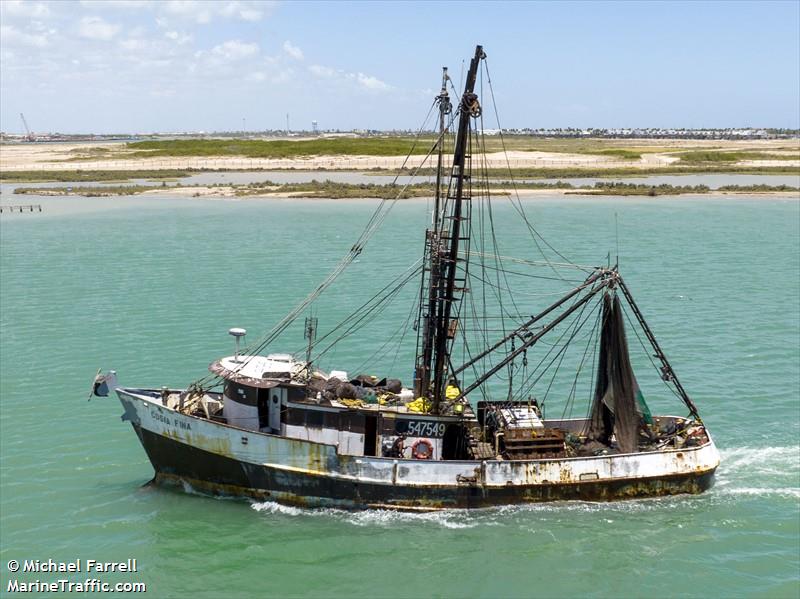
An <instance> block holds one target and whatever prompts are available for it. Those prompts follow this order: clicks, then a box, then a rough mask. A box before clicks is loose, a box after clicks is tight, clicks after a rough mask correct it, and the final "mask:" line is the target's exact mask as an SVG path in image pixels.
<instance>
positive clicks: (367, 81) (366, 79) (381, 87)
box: [356, 73, 390, 91]
mask: <svg viewBox="0 0 800 599" xmlns="http://www.w3.org/2000/svg"><path fill="white" fill-rule="evenodd" d="M356 81H358V84H359V85H360V86H361V87H363V88H365V89H370V90H373V91H386V90H388V89H390V86H389V85H387V84H386V83H384V82H383V81H381V80H380V79H378V78H377V77H372V76H370V75H365V74H364V73H357V74H356Z"/></svg>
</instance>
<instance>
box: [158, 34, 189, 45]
mask: <svg viewBox="0 0 800 599" xmlns="http://www.w3.org/2000/svg"><path fill="white" fill-rule="evenodd" d="M164 37H165V38H167V39H168V40H172V41H173V42H175V43H176V44H178V45H179V46H182V45H183V44H188V43H189V42H190V41H192V36H191V35H189V34H187V33H179V32H178V31H167V32H166V33H165V34H164Z"/></svg>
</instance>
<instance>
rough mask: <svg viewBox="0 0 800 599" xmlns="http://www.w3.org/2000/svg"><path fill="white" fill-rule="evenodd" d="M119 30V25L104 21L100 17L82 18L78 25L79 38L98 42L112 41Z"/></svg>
mask: <svg viewBox="0 0 800 599" xmlns="http://www.w3.org/2000/svg"><path fill="white" fill-rule="evenodd" d="M120 29H121V28H120V26H119V25H115V24H113V23H109V22H108V21H104V20H103V19H102V18H100V17H83V18H82V19H81V20H80V23H79V25H78V33H79V34H80V36H81V37H85V38H86V39H90V40H100V41H108V40H110V39H112V38H113V37H114V36H115V35H117V33H119V30H120Z"/></svg>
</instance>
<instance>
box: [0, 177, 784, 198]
mask: <svg viewBox="0 0 800 599" xmlns="http://www.w3.org/2000/svg"><path fill="white" fill-rule="evenodd" d="M515 190H517V191H520V192H523V193H524V192H525V191H554V192H558V193H562V194H570V195H603V196H649V197H656V196H673V195H685V194H708V193H750V194H752V193H800V188H798V187H792V186H789V185H764V184H759V185H725V186H722V187H719V188H718V189H711V188H709V187H708V186H707V185H668V184H662V185H655V186H654V185H642V184H636V183H619V182H597V183H595V184H594V185H590V186H575V185H573V184H571V183H569V182H565V181H557V182H554V183H543V182H512V181H497V182H494V183H491V192H492V194H493V195H498V196H500V195H511V194H513V193H514V191H515ZM434 191H435V186H434V185H433V184H432V183H416V184H412V185H405V186H403V185H379V184H351V183H338V182H333V181H316V180H315V181H310V182H307V183H283V184H280V183H274V182H271V181H264V182H260V183H249V184H240V185H236V184H233V185H232V184H228V183H217V184H211V185H203V184H196V185H181V184H177V185H167V182H166V181H162V182H161V184H160V185H104V186H89V185H86V186H83V185H79V186H75V187H19V188H16V189H15V190H14V193H15V194H20V195H46V196H83V197H110V196H124V195H139V194H144V193H158V192H161V193H169V194H170V195H175V194H177V195H188V196H193V197H200V196H203V197H214V196H217V197H305V198H328V199H344V198H387V199H393V198H398V199H407V198H416V197H431V196H433V195H434Z"/></svg>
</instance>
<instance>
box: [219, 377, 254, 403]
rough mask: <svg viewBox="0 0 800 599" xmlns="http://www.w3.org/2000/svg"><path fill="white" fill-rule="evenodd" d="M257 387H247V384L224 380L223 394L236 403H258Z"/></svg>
mask: <svg viewBox="0 0 800 599" xmlns="http://www.w3.org/2000/svg"><path fill="white" fill-rule="evenodd" d="M258 393H259V389H256V388H255V387H248V386H247V385H240V384H239V383H235V382H233V381H225V396H226V397H229V398H230V399H232V400H233V401H235V402H236V403H240V404H244V405H246V406H256V405H258Z"/></svg>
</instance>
